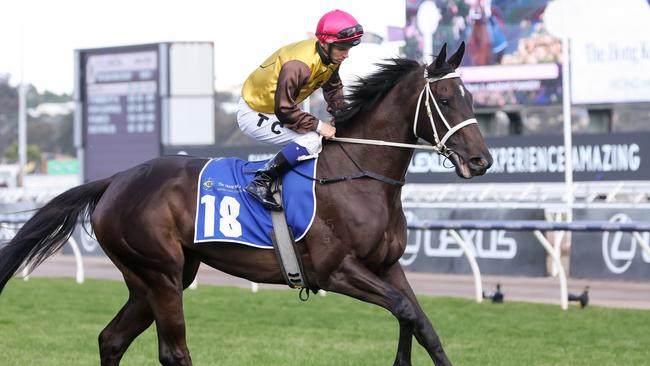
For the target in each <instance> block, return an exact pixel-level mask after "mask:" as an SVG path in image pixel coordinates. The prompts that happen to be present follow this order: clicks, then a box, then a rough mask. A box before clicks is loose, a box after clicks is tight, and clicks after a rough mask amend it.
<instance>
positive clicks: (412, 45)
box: [404, 0, 562, 107]
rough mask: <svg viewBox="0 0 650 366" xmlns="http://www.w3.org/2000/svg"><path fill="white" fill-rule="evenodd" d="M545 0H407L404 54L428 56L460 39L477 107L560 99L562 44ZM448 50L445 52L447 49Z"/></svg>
mask: <svg viewBox="0 0 650 366" xmlns="http://www.w3.org/2000/svg"><path fill="white" fill-rule="evenodd" d="M548 2H549V1H548V0H529V1H505V0H492V1H490V0H437V1H433V0H407V1H406V28H405V29H404V32H405V39H406V45H405V48H404V53H405V55H406V57H408V58H413V59H419V60H428V61H431V59H430V58H431V55H436V54H437V53H438V51H439V50H440V47H442V45H443V44H444V43H447V44H448V46H449V47H450V48H451V49H452V50H450V51H453V50H455V48H456V47H458V45H459V44H460V43H461V42H462V41H464V42H465V44H466V52H465V57H464V59H463V63H462V65H461V66H462V67H461V69H460V70H459V71H460V72H461V75H462V77H463V82H464V83H465V85H466V87H467V88H468V89H469V90H470V91H471V92H472V94H473V96H474V102H475V105H476V106H477V107H504V106H513V105H549V104H556V103H561V101H562V85H561V81H562V78H561V67H560V65H559V63H560V62H561V57H562V43H561V40H560V39H558V38H557V37H555V36H553V35H551V34H550V33H549V32H548V31H547V29H546V27H545V24H544V18H543V15H544V11H545V10H546V6H547V4H548ZM448 55H449V53H448Z"/></svg>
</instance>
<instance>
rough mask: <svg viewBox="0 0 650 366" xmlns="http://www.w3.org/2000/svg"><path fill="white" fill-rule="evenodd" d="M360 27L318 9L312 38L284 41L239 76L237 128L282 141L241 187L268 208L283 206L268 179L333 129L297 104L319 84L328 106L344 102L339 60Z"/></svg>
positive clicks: (314, 151) (316, 147)
mask: <svg viewBox="0 0 650 366" xmlns="http://www.w3.org/2000/svg"><path fill="white" fill-rule="evenodd" d="M362 35H363V28H362V27H361V25H359V23H358V22H357V21H356V19H354V17H353V16H352V15H350V14H348V13H346V12H344V11H341V10H333V11H330V12H328V13H326V14H325V15H323V16H322V17H321V19H320V21H319V22H318V25H317V27H316V38H317V39H313V38H312V39H307V40H304V41H300V42H296V43H292V44H289V45H286V46H284V47H282V48H280V49H278V50H277V51H275V52H274V53H273V54H272V55H271V56H269V58H267V59H266V60H265V61H264V62H263V63H262V64H261V65H260V66H259V67H258V68H257V69H255V71H253V72H252V73H251V74H250V76H249V77H248V79H246V81H245V82H244V85H243V87H242V91H241V94H242V95H241V99H240V100H239V105H238V107H237V123H238V124H239V128H240V129H241V130H242V131H243V132H244V133H246V134H247V135H249V136H250V137H252V138H254V139H256V140H258V141H264V142H268V143H272V144H277V145H284V148H283V149H282V150H281V151H280V152H278V153H277V154H276V155H275V156H274V157H273V158H272V159H271V160H270V161H269V162H268V163H267V164H266V165H265V166H264V167H262V168H261V169H259V170H258V171H257V172H256V173H255V178H253V181H252V182H251V183H250V184H249V185H248V187H246V191H247V192H248V193H250V194H251V195H253V197H255V198H256V199H257V200H259V201H260V202H261V203H262V205H263V206H264V207H266V208H267V209H269V210H274V211H282V206H280V205H279V204H278V203H277V202H276V201H275V199H274V198H273V194H272V192H271V185H272V184H273V182H274V181H275V180H276V179H277V178H278V177H280V176H282V175H283V174H284V173H286V172H287V171H288V170H290V169H291V168H292V167H293V166H295V165H297V164H298V163H299V162H300V161H302V160H307V159H311V158H315V157H316V156H317V155H318V153H319V152H320V151H321V148H322V145H321V137H324V138H326V139H329V138H331V137H333V136H334V134H335V133H336V129H335V128H334V126H333V125H332V124H331V123H328V122H323V121H320V120H318V118H316V117H314V116H313V115H311V114H309V113H307V112H304V111H302V110H301V109H300V108H299V107H298V105H299V104H300V103H301V102H302V101H304V100H305V99H306V98H307V97H308V96H309V95H311V94H312V93H313V92H314V91H316V90H317V89H318V88H323V95H324V97H325V101H326V102H327V105H328V108H327V111H328V112H330V113H333V111H334V110H336V109H337V108H340V107H342V106H343V105H344V101H343V84H342V83H341V79H340V78H339V72H338V71H339V65H340V64H341V62H343V60H345V59H346V58H347V57H348V51H349V50H350V48H352V47H353V46H356V45H358V44H359V43H360V42H361V36H362Z"/></svg>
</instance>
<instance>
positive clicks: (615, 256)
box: [602, 213, 648, 274]
mask: <svg viewBox="0 0 650 366" xmlns="http://www.w3.org/2000/svg"><path fill="white" fill-rule="evenodd" d="M609 221H610V222H621V223H623V222H630V221H632V220H631V219H630V217H629V216H627V215H626V214H624V213H618V214H616V215H614V216H612V217H611V218H610V219H609ZM644 236H645V238H646V240H647V237H648V236H647V233H645V235H644ZM623 238H625V239H626V240H625V241H624V240H623ZM637 246H638V243H637V239H636V238H635V237H634V236H632V235H630V234H623V233H621V232H605V233H604V234H603V243H602V249H603V259H604V260H605V264H606V265H607V268H609V270H610V271H611V272H612V273H616V274H621V273H624V272H625V271H627V270H628V268H630V265H632V260H633V259H634V256H635V255H636V249H637ZM646 257H647V256H646V255H645V253H644V256H643V260H644V261H645V262H648V258H646Z"/></svg>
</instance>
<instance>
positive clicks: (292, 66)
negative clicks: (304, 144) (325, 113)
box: [275, 60, 318, 133]
mask: <svg viewBox="0 0 650 366" xmlns="http://www.w3.org/2000/svg"><path fill="white" fill-rule="evenodd" d="M310 74H311V70H310V69H309V67H308V66H307V65H305V63H303V62H301V61H297V60H293V61H289V62H286V63H285V64H284V65H282V69H281V70H280V75H279V76H278V85H277V88H276V90H275V115H276V116H277V117H278V120H280V122H281V123H282V126H283V127H285V128H289V129H292V130H294V131H296V132H298V133H307V132H310V131H316V129H317V128H318V118H316V117H314V116H313V115H311V114H309V113H307V112H305V111H303V110H301V109H300V108H298V105H297V104H296V102H295V100H296V98H297V97H298V95H299V93H300V89H301V88H302V87H303V86H304V85H305V84H307V82H308V81H309V77H310Z"/></svg>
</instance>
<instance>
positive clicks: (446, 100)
mask: <svg viewBox="0 0 650 366" xmlns="http://www.w3.org/2000/svg"><path fill="white" fill-rule="evenodd" d="M440 103H442V104H443V105H449V99H442V100H440Z"/></svg>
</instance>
